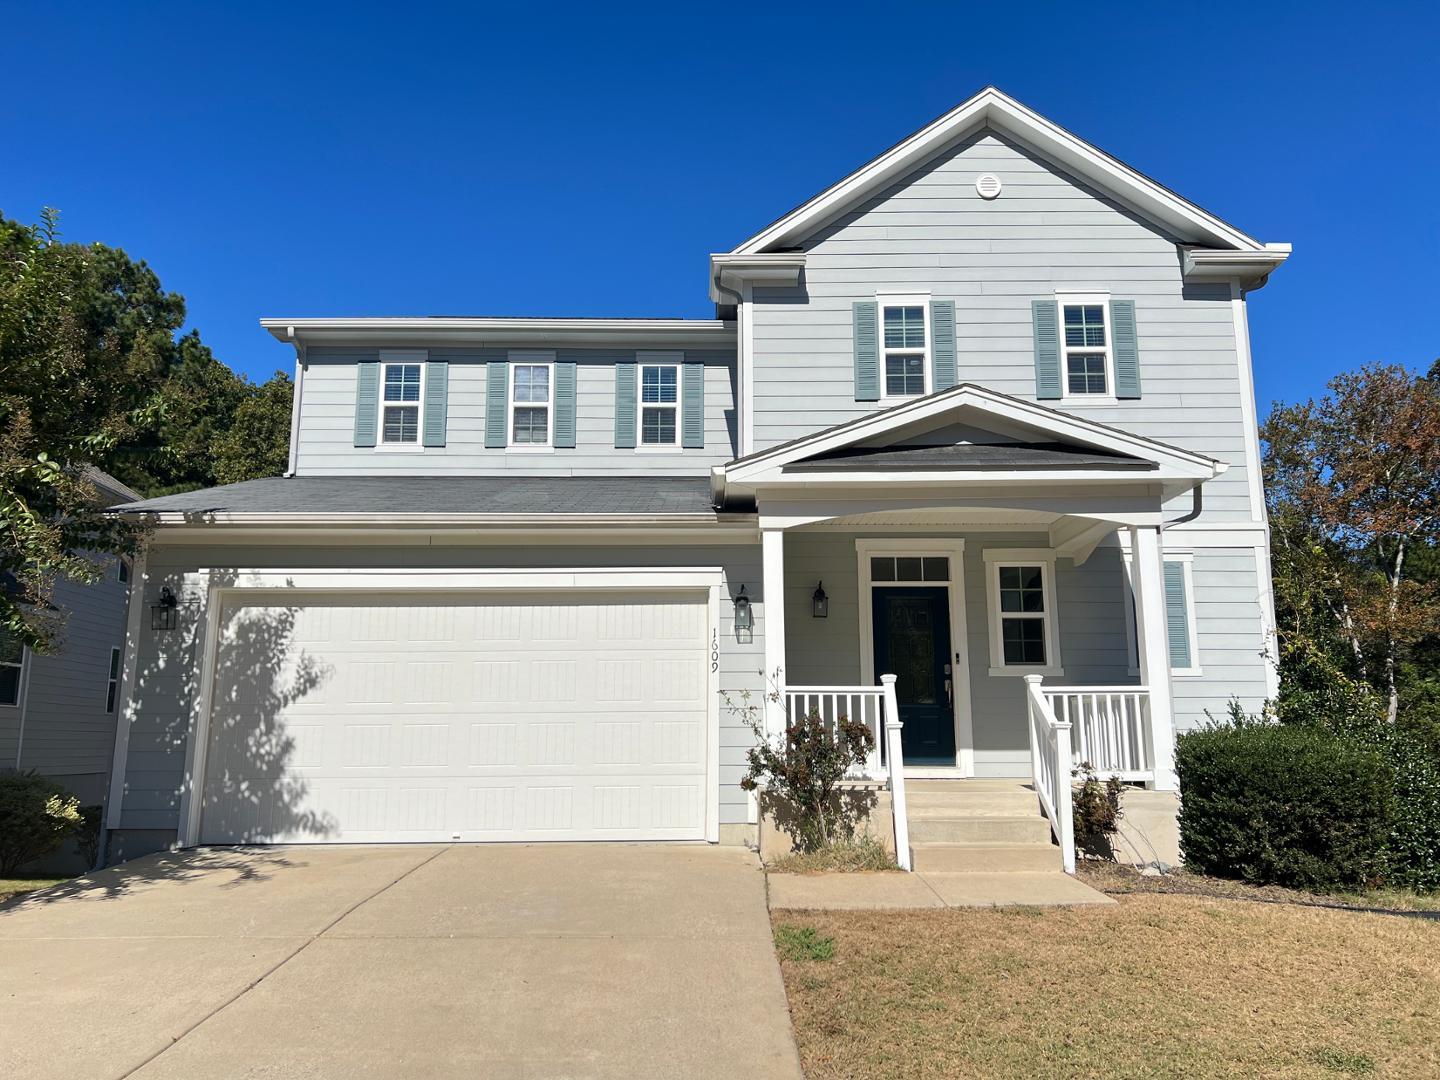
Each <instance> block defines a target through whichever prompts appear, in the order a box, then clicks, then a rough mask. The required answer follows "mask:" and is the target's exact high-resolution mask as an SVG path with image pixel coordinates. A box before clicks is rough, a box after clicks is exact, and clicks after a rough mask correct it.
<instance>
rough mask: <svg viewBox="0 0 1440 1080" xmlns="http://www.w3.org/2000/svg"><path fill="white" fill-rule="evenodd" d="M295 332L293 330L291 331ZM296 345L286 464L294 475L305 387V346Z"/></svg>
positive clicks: (287, 469) (297, 456)
mask: <svg viewBox="0 0 1440 1080" xmlns="http://www.w3.org/2000/svg"><path fill="white" fill-rule="evenodd" d="M291 332H292V334H293V331H291ZM294 345H295V382H294V383H293V384H292V385H291V387H290V392H291V394H292V395H293V400H292V401H291V402H290V454H289V457H288V458H287V461H288V464H287V465H286V466H285V475H286V476H294V475H295V470H296V468H297V467H298V466H299V464H300V395H301V393H302V392H303V391H304V388H305V368H306V366H307V365H306V361H305V346H304V345H303V344H302V343H301V342H299V341H296V342H294ZM375 436H376V440H375V441H376V442H379V441H380V440H379V436H380V433H379V432H378V431H377V432H376V433H375Z"/></svg>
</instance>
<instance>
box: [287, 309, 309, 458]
mask: <svg viewBox="0 0 1440 1080" xmlns="http://www.w3.org/2000/svg"><path fill="white" fill-rule="evenodd" d="M285 336H286V337H288V338H289V339H290V341H291V343H292V344H294V346H295V388H294V391H293V393H294V395H295V397H294V400H293V401H291V402H290V461H289V464H288V465H287V466H286V469H285V474H284V475H285V476H287V477H289V476H294V475H295V466H296V464H297V463H298V461H299V457H300V392H301V390H302V389H304V386H305V367H306V364H305V345H304V343H303V342H302V341H300V340H299V339H298V338H296V336H295V327H293V326H287V327H286V328H285Z"/></svg>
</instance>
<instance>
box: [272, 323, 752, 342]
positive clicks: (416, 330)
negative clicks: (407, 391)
mask: <svg viewBox="0 0 1440 1080" xmlns="http://www.w3.org/2000/svg"><path fill="white" fill-rule="evenodd" d="M260 325H261V326H262V327H264V328H265V329H266V330H267V331H269V333H270V334H271V336H272V337H274V338H275V339H276V340H277V341H283V342H286V343H289V344H298V343H304V344H307V345H371V346H374V345H387V344H396V345H411V346H414V345H437V346H443V345H470V346H479V347H486V346H503V345H554V346H560V345H570V344H577V345H578V344H612V343H613V344H634V343H637V342H644V343H646V344H649V345H656V346H659V345H668V344H675V345H689V346H695V347H700V346H706V345H710V346H718V347H731V346H733V345H734V343H735V324H734V322H732V321H729V320H721V319H527V318H489V317H473V318H472V317H462V316H455V317H447V316H437V317H374V318H368V317H367V318H265V319H261V320H260Z"/></svg>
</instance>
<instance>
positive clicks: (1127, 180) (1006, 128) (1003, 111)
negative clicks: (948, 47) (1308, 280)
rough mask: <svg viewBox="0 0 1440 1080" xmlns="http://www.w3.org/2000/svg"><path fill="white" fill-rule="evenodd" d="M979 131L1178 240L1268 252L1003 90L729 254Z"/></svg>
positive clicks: (777, 238)
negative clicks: (1018, 147)
mask: <svg viewBox="0 0 1440 1080" xmlns="http://www.w3.org/2000/svg"><path fill="white" fill-rule="evenodd" d="M982 127H993V128H996V129H997V130H1000V131H1002V132H1005V133H1007V134H1011V135H1014V136H1016V137H1018V138H1019V139H1021V140H1022V141H1024V142H1026V143H1028V144H1030V146H1031V147H1033V148H1034V149H1035V150H1037V151H1039V152H1040V153H1041V154H1042V155H1043V156H1045V157H1047V158H1049V159H1050V160H1052V161H1054V162H1055V163H1056V164H1058V165H1060V166H1062V167H1064V168H1065V169H1067V170H1069V171H1070V172H1073V173H1075V174H1076V175H1078V176H1080V177H1081V178H1083V179H1087V180H1090V181H1092V182H1093V183H1095V184H1096V185H1097V186H1099V187H1100V188H1101V189H1102V190H1105V191H1108V192H1110V193H1112V194H1114V195H1117V196H1118V197H1120V198H1121V199H1123V200H1124V201H1126V202H1128V203H1129V204H1130V205H1132V206H1133V207H1134V208H1135V209H1137V210H1139V211H1140V212H1141V213H1143V214H1145V215H1146V216H1148V217H1151V218H1153V219H1154V220H1156V221H1158V222H1160V223H1162V224H1165V225H1168V226H1170V227H1171V228H1173V229H1175V230H1176V231H1177V232H1178V233H1180V234H1181V235H1190V236H1194V237H1196V239H1197V240H1200V239H1203V240H1204V241H1205V242H1206V243H1208V244H1210V245H1213V246H1216V247H1229V248H1234V249H1238V250H1241V251H1265V250H1267V249H1266V247H1265V245H1264V244H1262V243H1260V241H1258V240H1256V239H1254V238H1253V237H1251V236H1247V235H1246V234H1245V233H1242V232H1241V231H1240V230H1238V229H1236V228H1234V227H1233V226H1231V225H1228V224H1226V223H1225V222H1223V221H1221V220H1220V219H1219V218H1217V217H1215V216H1214V215H1213V214H1210V213H1207V212H1206V211H1204V210H1201V209H1200V208H1199V207H1198V206H1196V205H1195V204H1194V203H1191V202H1189V201H1188V200H1186V199H1184V198H1182V197H1181V196H1179V195H1177V194H1175V192H1173V191H1170V190H1168V189H1167V188H1165V187H1163V186H1162V185H1160V184H1157V183H1156V182H1155V181H1154V180H1151V179H1150V178H1149V177H1147V176H1145V175H1143V174H1142V173H1139V172H1136V171H1135V170H1134V169H1132V168H1130V167H1129V166H1128V165H1125V164H1123V163H1122V162H1120V161H1118V160H1117V159H1115V158H1113V157H1111V156H1110V155H1109V154H1107V153H1105V152H1104V151H1103V150H1100V149H1099V148H1098V147H1095V146H1093V145H1091V144H1090V143H1088V142H1086V141H1085V140H1083V139H1081V138H1079V137H1078V136H1076V135H1074V134H1072V133H1071V132H1069V131H1066V130H1065V129H1064V128H1062V127H1060V126H1059V125H1058V124H1055V123H1053V122H1051V121H1049V120H1047V119H1045V117H1043V116H1041V115H1040V114H1039V113H1037V112H1035V111H1034V110H1033V109H1029V108H1027V107H1026V106H1024V105H1022V104H1020V102H1018V101H1016V100H1015V99H1014V98H1012V97H1010V96H1009V95H1008V94H1006V93H1004V92H1003V91H1001V90H998V89H996V88H995V87H993V86H987V87H986V88H985V89H983V90H981V91H980V92H979V93H978V94H976V95H975V96H974V97H972V98H970V99H969V100H967V101H964V102H962V103H961V104H959V105H957V106H956V107H955V108H953V109H951V110H950V111H949V112H948V113H946V114H945V115H944V116H942V117H940V118H939V119H937V120H935V121H933V122H931V123H930V124H927V125H926V126H925V127H923V128H921V129H920V130H919V131H917V132H915V134H913V135H911V136H910V137H908V138H906V139H904V140H903V141H901V142H899V143H897V144H896V145H895V146H893V147H892V148H891V149H889V150H887V151H886V152H885V153H883V154H881V155H880V156H879V157H877V158H875V159H874V160H872V161H870V162H869V163H867V164H865V165H863V166H861V167H860V168H859V169H857V170H856V171H855V172H853V173H851V174H850V175H849V176H847V177H845V178H844V179H843V180H841V181H840V182H839V183H837V184H834V185H833V186H831V187H829V188H827V189H826V190H825V191H823V192H821V193H820V194H819V195H816V196H815V197H814V198H813V199H811V200H810V201H809V202H807V203H805V204H803V205H802V206H800V207H798V208H797V209H795V210H793V211H791V212H790V213H789V214H786V215H785V216H784V217H782V218H781V219H780V220H779V221H776V222H775V223H774V224H772V225H768V226H766V228H765V229H763V230H762V231H760V232H758V233H756V234H755V235H754V236H752V237H751V238H750V239H749V240H746V241H745V242H744V243H743V244H741V245H740V246H739V247H737V248H735V250H734V252H733V254H735V255H754V254H758V253H760V252H763V251H765V250H766V249H767V248H771V247H778V246H783V245H784V244H786V243H787V242H793V241H795V240H796V239H798V238H799V237H801V236H804V235H806V234H808V233H810V232H812V231H814V230H815V229H816V228H819V227H820V226H821V225H822V224H823V223H824V222H826V221H828V220H830V219H832V218H833V217H835V216H836V215H838V214H840V213H842V212H843V211H844V210H845V209H847V208H848V207H850V206H851V205H853V204H854V203H856V202H858V201H860V200H861V199H864V198H866V197H867V196H869V195H870V194H872V193H873V192H875V191H877V190H879V189H880V188H882V187H884V186H886V185H887V184H889V183H891V182H893V181H894V180H896V179H898V178H899V177H900V176H902V175H903V174H905V173H906V172H908V171H910V170H911V169H913V168H915V167H916V166H918V165H919V164H920V163H921V162H923V161H924V160H925V159H926V158H927V157H929V156H930V155H932V154H934V153H935V152H936V151H938V150H940V149H941V148H942V147H944V146H945V145H947V144H949V143H951V142H954V141H956V140H958V139H960V138H963V137H964V136H966V135H968V134H970V133H971V132H973V131H977V130H979V129H980V128H982Z"/></svg>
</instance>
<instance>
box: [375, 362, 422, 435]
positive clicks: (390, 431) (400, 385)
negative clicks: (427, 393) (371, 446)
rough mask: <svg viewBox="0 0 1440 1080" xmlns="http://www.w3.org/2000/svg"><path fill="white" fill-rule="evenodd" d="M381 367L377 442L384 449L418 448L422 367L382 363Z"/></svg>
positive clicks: (419, 365) (418, 365)
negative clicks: (378, 435)
mask: <svg viewBox="0 0 1440 1080" xmlns="http://www.w3.org/2000/svg"><path fill="white" fill-rule="evenodd" d="M384 367H385V370H384V373H383V383H384V385H383V388H382V392H381V404H382V409H381V416H380V442H381V443H382V444H383V445H388V446H405V445H412V446H419V445H420V401H421V383H422V380H423V379H424V374H423V372H424V366H423V365H421V364H386V365H384Z"/></svg>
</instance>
